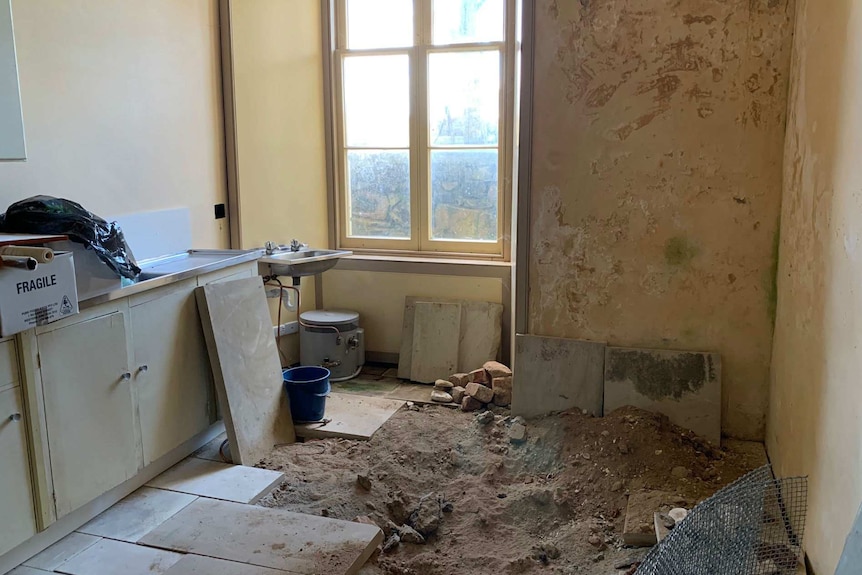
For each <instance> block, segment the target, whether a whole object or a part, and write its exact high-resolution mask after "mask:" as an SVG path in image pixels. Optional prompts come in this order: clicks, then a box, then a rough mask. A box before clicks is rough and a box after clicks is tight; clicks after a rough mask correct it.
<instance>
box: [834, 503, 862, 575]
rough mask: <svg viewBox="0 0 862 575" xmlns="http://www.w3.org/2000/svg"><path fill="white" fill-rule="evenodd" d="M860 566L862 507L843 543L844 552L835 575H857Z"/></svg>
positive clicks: (861, 556) (861, 560) (861, 553)
mask: <svg viewBox="0 0 862 575" xmlns="http://www.w3.org/2000/svg"><path fill="white" fill-rule="evenodd" d="M860 566H862V506H860V507H859V512H858V513H857V514H856V520H855V521H854V522H853V527H851V528H850V533H849V534H848V535H847V539H846V541H845V542H844V551H843V552H842V553H841V559H840V560H839V561H838V568H837V569H836V570H835V575H859V570H860V568H862V567H860Z"/></svg>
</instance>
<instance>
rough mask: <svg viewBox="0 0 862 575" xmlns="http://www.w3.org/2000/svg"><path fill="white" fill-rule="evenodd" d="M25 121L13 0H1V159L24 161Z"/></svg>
mask: <svg viewBox="0 0 862 575" xmlns="http://www.w3.org/2000/svg"><path fill="white" fill-rule="evenodd" d="M26 157H27V154H26V150H25V147H24V121H23V119H22V117H21V93H20V90H19V88H18V64H17V60H16V57H15V36H14V33H13V30H12V4H11V0H0V160H24V159H26Z"/></svg>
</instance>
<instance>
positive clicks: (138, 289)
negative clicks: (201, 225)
mask: <svg viewBox="0 0 862 575" xmlns="http://www.w3.org/2000/svg"><path fill="white" fill-rule="evenodd" d="M261 255H262V250H259V249H255V250H189V251H187V252H182V253H179V254H174V255H172V256H166V257H162V258H156V259H153V260H149V261H146V262H140V265H141V275H140V276H139V278H138V279H137V280H128V279H123V284H122V286H121V287H118V288H113V289H109V290H106V291H105V292H104V293H98V294H95V295H90V296H88V297H87V298H85V299H82V300H80V301H79V302H78V307H79V308H80V309H82V310H84V309H87V308H90V307H93V306H97V305H99V304H103V303H106V302H109V301H114V300H117V299H121V298H125V297H129V296H132V295H135V294H139V293H142V292H145V291H149V290H151V289H155V288H160V287H164V286H167V285H171V284H173V283H177V282H181V281H183V280H186V279H189V278H193V277H196V276H199V275H202V274H206V273H210V272H214V271H218V270H221V269H224V268H228V267H231V266H235V265H239V264H242V263H246V262H250V261H254V260H257V259H259V258H260V257H261Z"/></svg>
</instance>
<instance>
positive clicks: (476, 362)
mask: <svg viewBox="0 0 862 575" xmlns="http://www.w3.org/2000/svg"><path fill="white" fill-rule="evenodd" d="M418 302H440V303H457V304H460V305H461V333H460V336H459V341H458V368H457V371H462V372H469V371H472V370H474V369H476V368H477V367H482V364H483V363H485V362H486V361H488V360H491V359H497V358H498V357H499V355H500V345H501V338H502V335H503V306H502V304H498V303H492V302H484V301H470V300H460V299H454V298H428V297H419V296H407V297H406V298H405V299H404V316H403V320H402V326H401V350H400V353H399V355H398V377H400V378H401V379H410V369H411V366H412V361H413V330H414V321H415V313H416V304H417V303H418ZM453 373H454V372H453ZM448 375H451V374H448ZM441 377H442V376H441ZM442 379H446V378H445V377H442Z"/></svg>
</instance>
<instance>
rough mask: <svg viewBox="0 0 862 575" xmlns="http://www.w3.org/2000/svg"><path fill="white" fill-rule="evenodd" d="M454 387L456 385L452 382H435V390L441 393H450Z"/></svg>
mask: <svg viewBox="0 0 862 575" xmlns="http://www.w3.org/2000/svg"><path fill="white" fill-rule="evenodd" d="M453 387H455V385H454V384H453V383H452V382H451V381H446V380H445V379H438V380H437V381H435V382H434V389H438V390H440V391H446V392H448V391H449V390H450V389H452V388H453Z"/></svg>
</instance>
